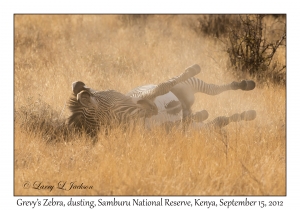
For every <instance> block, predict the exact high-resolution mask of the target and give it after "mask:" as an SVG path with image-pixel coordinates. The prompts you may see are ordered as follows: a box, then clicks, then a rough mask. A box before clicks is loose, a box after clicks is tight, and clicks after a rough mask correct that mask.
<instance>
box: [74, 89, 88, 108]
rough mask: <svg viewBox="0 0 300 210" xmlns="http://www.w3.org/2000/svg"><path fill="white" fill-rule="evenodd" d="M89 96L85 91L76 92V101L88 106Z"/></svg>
mask: <svg viewBox="0 0 300 210" xmlns="http://www.w3.org/2000/svg"><path fill="white" fill-rule="evenodd" d="M90 98H91V95H90V93H89V92H87V91H81V92H80V93H78V94H77V101H78V102H79V103H80V104H81V105H82V106H85V107H88V106H89V105H90Z"/></svg>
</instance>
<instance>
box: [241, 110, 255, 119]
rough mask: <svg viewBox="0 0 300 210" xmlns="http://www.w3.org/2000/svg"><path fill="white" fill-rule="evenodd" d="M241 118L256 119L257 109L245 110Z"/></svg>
mask: <svg viewBox="0 0 300 210" xmlns="http://www.w3.org/2000/svg"><path fill="white" fill-rule="evenodd" d="M241 118H242V119H243V120H245V121H251V120H254V119H255V118H256V111H255V110H249V111H245V112H243V113H242V114H241Z"/></svg>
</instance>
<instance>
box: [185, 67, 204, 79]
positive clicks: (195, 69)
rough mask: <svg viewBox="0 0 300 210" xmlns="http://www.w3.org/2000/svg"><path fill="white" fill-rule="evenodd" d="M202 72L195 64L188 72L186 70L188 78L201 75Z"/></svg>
mask: <svg viewBox="0 0 300 210" xmlns="http://www.w3.org/2000/svg"><path fill="white" fill-rule="evenodd" d="M200 71H201V68H200V66H199V65H198V64H194V65H192V66H190V67H188V68H187V69H186V70H185V73H186V74H187V77H188V78H190V77H193V76H195V75H197V74H199V73H200Z"/></svg>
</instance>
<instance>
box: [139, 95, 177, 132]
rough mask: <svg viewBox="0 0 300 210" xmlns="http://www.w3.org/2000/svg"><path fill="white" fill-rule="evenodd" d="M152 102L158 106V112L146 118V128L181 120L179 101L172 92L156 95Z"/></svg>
mask: <svg viewBox="0 0 300 210" xmlns="http://www.w3.org/2000/svg"><path fill="white" fill-rule="evenodd" d="M154 103H155V104H156V106H157V108H158V114H157V115H155V116H152V117H150V118H146V120H145V126H146V128H152V127H155V126H159V125H161V124H163V123H165V122H176V121H178V120H181V117H182V107H181V103H180V101H179V99H178V98H177V97H176V96H175V95H174V94H173V93H172V92H168V93H167V94H164V95H161V96H158V97H156V98H155V100H154Z"/></svg>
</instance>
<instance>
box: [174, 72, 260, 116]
mask: <svg viewBox="0 0 300 210" xmlns="http://www.w3.org/2000/svg"><path fill="white" fill-rule="evenodd" d="M254 88H255V82H254V81H252V80H242V81H241V82H232V83H230V84H225V85H215V84H208V83H205V82H203V81H202V80H199V79H197V78H195V77H191V78H189V79H188V80H186V81H184V82H181V83H179V84H177V85H175V86H174V87H172V89H171V92H172V93H173V94H174V95H175V96H176V97H177V98H178V99H179V101H180V102H181V105H182V110H183V118H186V117H188V116H189V115H190V114H191V107H192V105H193V104H194V101H195V96H194V94H195V93H198V92H201V93H205V94H208V95H218V94H220V93H222V92H224V91H228V90H238V89H241V90H244V91H249V90H253V89H254Z"/></svg>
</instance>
